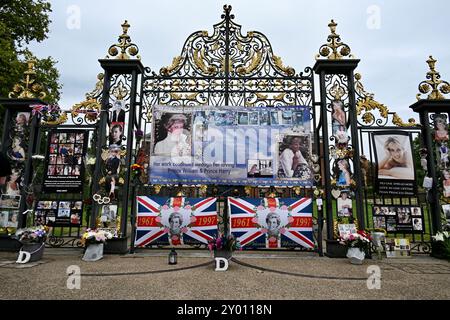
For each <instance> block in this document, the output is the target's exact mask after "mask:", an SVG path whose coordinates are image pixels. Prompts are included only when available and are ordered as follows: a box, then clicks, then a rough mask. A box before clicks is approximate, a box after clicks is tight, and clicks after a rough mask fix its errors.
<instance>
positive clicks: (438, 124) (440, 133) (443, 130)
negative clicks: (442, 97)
mask: <svg viewBox="0 0 450 320" xmlns="http://www.w3.org/2000/svg"><path fill="white" fill-rule="evenodd" d="M434 140H435V141H438V142H444V141H448V121H447V115H446V114H444V113H441V114H435V116H434Z"/></svg>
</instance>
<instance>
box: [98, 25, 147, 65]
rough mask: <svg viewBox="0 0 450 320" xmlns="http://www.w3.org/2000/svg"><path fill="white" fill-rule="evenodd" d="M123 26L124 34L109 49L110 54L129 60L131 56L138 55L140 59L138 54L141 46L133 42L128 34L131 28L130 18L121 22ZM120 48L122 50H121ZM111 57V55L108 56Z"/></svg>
mask: <svg viewBox="0 0 450 320" xmlns="http://www.w3.org/2000/svg"><path fill="white" fill-rule="evenodd" d="M121 26H122V34H121V35H120V36H119V41H118V43H116V44H113V45H112V46H110V47H109V49H108V54H109V55H111V56H112V57H116V59H119V60H128V59H131V57H130V56H133V57H134V56H136V58H137V59H138V60H140V59H141V57H140V56H139V55H138V52H139V48H138V47H137V45H136V44H134V43H132V42H131V38H130V36H129V35H128V29H129V28H130V24H129V23H128V20H125V22H124V23H122V24H121ZM119 50H120V52H119ZM106 57H107V58H109V56H106Z"/></svg>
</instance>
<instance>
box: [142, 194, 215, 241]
mask: <svg viewBox="0 0 450 320" xmlns="http://www.w3.org/2000/svg"><path fill="white" fill-rule="evenodd" d="M216 201H217V198H206V199H199V198H195V199H194V198H182V197H176V198H161V197H145V196H138V197H137V208H138V212H137V228H136V241H135V246H136V247H144V246H146V245H150V244H152V245H162V246H164V245H171V246H179V245H198V244H207V243H208V240H211V239H212V238H213V236H214V235H216V234H217V204H216Z"/></svg>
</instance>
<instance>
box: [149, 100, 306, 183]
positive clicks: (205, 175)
mask: <svg viewBox="0 0 450 320" xmlns="http://www.w3.org/2000/svg"><path fill="white" fill-rule="evenodd" d="M152 116H153V120H154V125H153V129H152V145H151V147H150V166H149V183H150V184H172V183H186V184H217V185H220V184H221V185H254V186H257V185H276V186H304V187H308V186H313V181H314V179H313V173H312V170H311V148H312V135H311V121H310V110H309V107H304V106H293V107H252V108H250V107H222V108H220V109H219V110H218V109H217V108H216V107H208V106H198V107H179V106H175V107H174V106H155V107H153V111H152Z"/></svg>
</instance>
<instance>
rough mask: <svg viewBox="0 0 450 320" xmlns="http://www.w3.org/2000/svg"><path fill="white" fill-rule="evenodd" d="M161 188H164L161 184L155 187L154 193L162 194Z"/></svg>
mask: <svg viewBox="0 0 450 320" xmlns="http://www.w3.org/2000/svg"><path fill="white" fill-rule="evenodd" d="M161 188H162V186H161V185H160V184H155V185H153V191H154V192H155V194H159V193H160V192H161Z"/></svg>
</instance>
